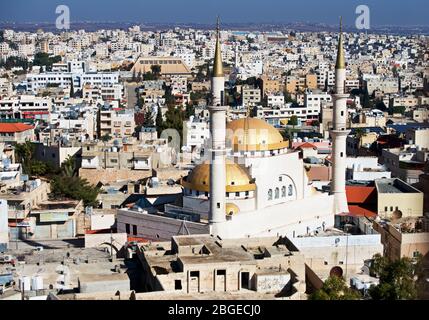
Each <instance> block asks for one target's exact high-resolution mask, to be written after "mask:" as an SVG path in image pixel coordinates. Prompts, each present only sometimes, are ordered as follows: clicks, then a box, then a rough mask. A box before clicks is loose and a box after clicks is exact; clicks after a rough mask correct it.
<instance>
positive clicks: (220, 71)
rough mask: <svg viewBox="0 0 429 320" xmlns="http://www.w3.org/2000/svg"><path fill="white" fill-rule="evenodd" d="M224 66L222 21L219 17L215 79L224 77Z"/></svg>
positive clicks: (214, 64)
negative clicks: (221, 40)
mask: <svg viewBox="0 0 429 320" xmlns="http://www.w3.org/2000/svg"><path fill="white" fill-rule="evenodd" d="M223 76H224V74H223V66H222V51H221V46H220V19H219V16H218V17H217V23H216V49H215V57H214V63H213V77H223Z"/></svg>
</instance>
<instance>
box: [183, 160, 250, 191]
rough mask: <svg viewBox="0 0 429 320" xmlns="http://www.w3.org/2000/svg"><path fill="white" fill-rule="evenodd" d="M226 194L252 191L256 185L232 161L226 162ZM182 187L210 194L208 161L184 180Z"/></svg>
mask: <svg viewBox="0 0 429 320" xmlns="http://www.w3.org/2000/svg"><path fill="white" fill-rule="evenodd" d="M225 166H226V192H241V191H252V190H255V189H256V185H255V184H254V183H252V182H250V180H251V178H250V176H249V175H248V174H247V172H246V171H245V170H244V169H243V168H242V167H241V166H239V165H238V164H237V163H234V162H232V161H230V160H227V161H226V165H225ZM181 183H182V185H183V186H184V187H185V188H187V189H192V190H196V191H203V192H210V164H209V162H208V161H206V162H204V163H202V164H199V165H197V166H196V167H195V168H194V169H192V171H191V172H190V173H189V174H188V176H187V177H186V178H185V179H182V182H181Z"/></svg>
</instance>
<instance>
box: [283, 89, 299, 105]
mask: <svg viewBox="0 0 429 320" xmlns="http://www.w3.org/2000/svg"><path fill="white" fill-rule="evenodd" d="M283 96H284V98H285V102H286V103H294V102H296V100H294V99H292V97H291V95H290V93H289V92H288V91H286V90H285V91H284V92H283Z"/></svg>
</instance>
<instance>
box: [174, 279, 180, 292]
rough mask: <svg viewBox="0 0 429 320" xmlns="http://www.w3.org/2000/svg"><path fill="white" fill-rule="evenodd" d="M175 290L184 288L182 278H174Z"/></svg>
mask: <svg viewBox="0 0 429 320" xmlns="http://www.w3.org/2000/svg"><path fill="white" fill-rule="evenodd" d="M174 290H182V280H174Z"/></svg>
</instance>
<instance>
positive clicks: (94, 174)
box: [79, 168, 152, 185]
mask: <svg viewBox="0 0 429 320" xmlns="http://www.w3.org/2000/svg"><path fill="white" fill-rule="evenodd" d="M79 176H80V177H81V178H84V179H87V180H88V181H89V182H90V183H92V184H94V185H95V184H97V183H98V182H100V181H101V182H103V183H109V182H116V181H119V180H134V181H136V180H139V179H144V178H147V177H151V176H152V172H151V171H144V170H129V169H82V168H81V169H79Z"/></svg>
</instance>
